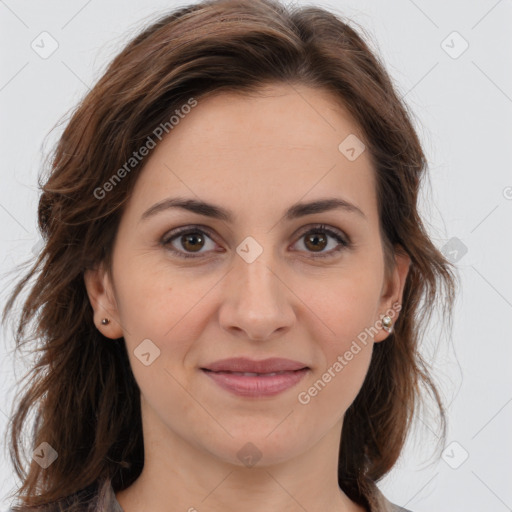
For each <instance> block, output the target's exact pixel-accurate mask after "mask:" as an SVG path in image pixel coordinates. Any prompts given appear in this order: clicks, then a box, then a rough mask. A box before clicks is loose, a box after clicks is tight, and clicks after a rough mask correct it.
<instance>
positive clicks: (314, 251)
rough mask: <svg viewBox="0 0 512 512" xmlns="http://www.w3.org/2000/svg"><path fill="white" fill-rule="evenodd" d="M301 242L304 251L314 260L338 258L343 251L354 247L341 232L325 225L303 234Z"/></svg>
mask: <svg viewBox="0 0 512 512" xmlns="http://www.w3.org/2000/svg"><path fill="white" fill-rule="evenodd" d="M300 242H302V244H303V246H304V247H305V249H304V250H305V251H306V252H307V253H309V255H310V256H311V257H313V258H328V257H330V256H336V254H337V253H339V252H340V251H341V250H343V249H346V248H349V247H351V246H352V244H351V242H350V239H349V238H348V237H347V236H346V235H344V234H343V233H342V232H341V231H338V230H335V229H331V228H328V227H326V226H324V225H320V226H315V227H314V228H313V229H310V230H309V231H306V232H305V233H303V234H302V235H301V237H300ZM326 249H327V250H326Z"/></svg>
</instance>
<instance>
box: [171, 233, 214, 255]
mask: <svg viewBox="0 0 512 512" xmlns="http://www.w3.org/2000/svg"><path fill="white" fill-rule="evenodd" d="M161 244H162V245H163V246H164V247H166V248H167V249H169V250H170V251H171V252H172V253H173V254H175V255H176V256H178V257H180V258H199V257H201V256H202V255H204V254H205V253H207V252H210V251H211V250H215V246H216V244H215V242H214V241H213V240H212V238H211V237H210V236H209V235H208V234H207V233H206V232H205V231H203V230H202V229H198V228H190V227H189V228H187V229H176V230H173V231H171V232H170V233H168V234H166V235H165V236H164V237H163V239H162V241H161ZM203 249H205V250H203Z"/></svg>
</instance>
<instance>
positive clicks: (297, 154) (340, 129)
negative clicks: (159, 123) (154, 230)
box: [132, 85, 375, 210]
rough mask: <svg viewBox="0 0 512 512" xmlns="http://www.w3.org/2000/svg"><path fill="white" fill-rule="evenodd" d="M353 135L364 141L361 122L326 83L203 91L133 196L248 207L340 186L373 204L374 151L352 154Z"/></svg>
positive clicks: (360, 201)
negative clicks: (347, 149) (188, 198)
mask: <svg viewBox="0 0 512 512" xmlns="http://www.w3.org/2000/svg"><path fill="white" fill-rule="evenodd" d="M347 137H349V139H347ZM354 137H357V138H356V139H354ZM346 140H349V141H353V140H355V141H358V140H359V141H361V142H362V141H363V135H362V133H361V131H360V128H359V126H358V125H357V124H356V123H355V122H354V120H353V119H352V117H351V116H350V114H349V113H348V111H347V110H346V109H345V108H344V107H343V106H342V105H341V104H340V102H339V101H338V100H337V98H336V97H335V96H333V95H332V93H330V92H328V91H324V90H321V89H311V88H308V87H305V86H298V85H293V86H290V85H274V86H269V87H266V88H264V89H261V90H260V91H258V92H257V93H251V94H250V95H249V94H240V93H220V94H219V93H218V94H215V95H212V96H209V97H205V98H198V100H197V106H195V107H194V108H193V109H191V110H190V112H189V113H188V114H186V115H183V116H182V117H181V118H180V120H179V123H177V124H175V125H174V127H173V128H172V131H170V132H169V134H168V135H166V136H165V137H164V138H163V140H162V142H160V143H159V144H158V145H157V147H156V148H155V149H154V150H153V153H152V154H151V155H150V157H149V159H148V161H147V162H146V165H145V167H144V169H143V171H142V173H141V176H140V177H139V178H138V183H137V184H136V189H135V190H134V197H133V198H132V199H133V200H134V202H135V203H140V205H139V206H140V208H143V207H144V206H146V207H147V206H148V201H151V202H155V201H157V200H161V199H164V198H165V197H167V196H169V195H172V194H173V193H176V194H178V193H179V194H180V195H186V196H192V197H193V196H198V197H200V198H201V199H203V200H206V201H207V200H209V199H211V200H212V202H216V203H219V202H220V203H229V204H231V203H233V202H234V203H238V205H239V206H240V207H243V208H249V207H252V208H257V206H258V204H260V203H261V204H263V205H265V206H266V207H268V205H269V204H271V203H277V204H278V205H281V206H283V208H284V206H285V205H286V204H291V203H294V202H297V201H298V200H300V199H301V198H302V197H304V199H310V200H312V199H315V198H317V197H322V196H326V195H329V196H332V195H333V192H339V193H340V194H342V195H343V196H344V197H346V198H350V200H351V201H352V202H354V203H356V204H360V205H363V204H366V209H367V210H368V208H370V209H371V208H373V207H374V206H375V204H374V203H375V190H374V176H373V168H372V164H371V161H370V155H369V154H368V151H367V150H364V151H363V152H362V153H361V154H360V156H358V157H357V158H356V159H355V160H354V159H349V158H347V156H346V153H344V152H343V148H344V145H343V144H344V141H346ZM340 144H341V145H342V150H340ZM361 147H362V146H361ZM361 147H358V148H356V149H357V150H358V151H359V150H360V149H361ZM305 196H306V197H305ZM283 203H285V204H283Z"/></svg>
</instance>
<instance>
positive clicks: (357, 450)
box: [3, 0, 456, 510]
mask: <svg viewBox="0 0 512 512" xmlns="http://www.w3.org/2000/svg"><path fill="white" fill-rule="evenodd" d="M361 30H362V29H361ZM272 84H289V85H292V86H294V85H305V86H308V87H311V88H315V89H321V90H325V91H328V92H330V93H331V94H332V97H333V98H335V99H337V100H339V101H340V102H341V104H343V105H344V106H345V108H346V109H347V110H348V111H349V112H350V114H351V115H352V116H353V118H354V120H355V121H356V122H357V124H358V126H359V127H360V129H361V131H362V135H363V136H364V143H365V145H366V147H367V150H368V152H369V154H370V156H371V159H372V163H373V166H374V170H375V177H376V187H377V201H378V208H379V214H380V222H381V225H380V229H381V236H382V240H383V244H384V254H385V260H386V269H387V270H389V269H391V268H392V265H393V262H394V259H393V255H394V251H403V252H405V253H406V254H407V255H408V256H409V257H410V259H411V266H410V270H409V274H408V276H407V280H406V283H405V288H404V293H403V303H402V309H401V313H400V316H399V317H398V319H397V321H396V323H395V325H394V330H393V332H392V333H391V334H390V336H389V337H388V338H387V340H386V341H385V342H384V343H378V344H375V346H374V350H373V354H372V359H371V362H370V366H369V370H368V373H367V376H366V379H365V381H364V383H363V385H362V388H361V390H360V392H359V394H358V395H357V397H356V399H355V400H354V402H353V403H352V405H351V406H350V407H349V409H348V410H347V411H346V414H345V417H344V423H343V432H342V436H341V444H340V452H339V467H338V481H339V485H340V487H341V488H342V489H343V490H344V492H345V493H346V494H347V495H348V496H349V497H350V498H351V499H353V500H354V501H356V502H358V503H361V504H362V503H365V499H366V498H365V496H366V495H367V493H368V492H369V489H371V486H372V485H374V484H375V482H377V481H378V480H379V479H380V478H382V477H383V476H384V475H385V474H386V473H387V472H388V471H389V470H390V469H391V468H392V467H393V465H394V464H395V462H396V461H397V459H398V457H399V455H400V452H401V450H402V448H403V446H404V443H405V441H406V438H407V434H408V432H409V430H410V427H411V424H412V423H411V422H412V420H413V417H414V413H415V411H417V406H418V404H419V403H420V402H421V399H422V397H424V396H427V394H428V395H429V396H430V397H433V399H434V401H435V403H436V408H438V410H439V412H440V415H439V418H440V424H441V430H442V436H444V435H445V430H446V425H445V423H446V420H445V414H444V409H443V404H442V400H441V398H440V394H439V392H438V391H437V389H436V386H435V384H434V382H433V379H432V377H431V375H430V373H429V365H428V363H427V362H426V361H425V360H424V359H423V358H422V356H421V354H420V350H419V348H420V347H419V345H420V341H421V336H420V333H421V332H422V331H421V328H422V327H424V326H425V325H426V323H427V322H429V320H430V319H431V316H432V312H433V311H434V308H435V307H437V306H439V305H440V304H441V305H442V306H443V308H444V309H443V312H444V313H445V314H446V312H448V313H451V310H452V306H453V301H454V297H455V284H456V276H455V274H454V273H453V269H452V266H451V263H450V262H449V261H447V259H445V257H444V256H443V254H442V253H441V252H440V251H439V250H438V249H437V248H436V247H435V246H434V244H433V243H432V241H431V240H430V238H429V236H428V234H427V231H426V229H425V227H424V224H423V223H422V220H421V218H420V215H419V213H418V207H417V202H418V194H419V191H420V186H421V184H422V181H423V178H424V176H425V174H426V170H427V162H426V158H425V155H424V153H423V150H422V147H421V144H420V142H419V139H418V136H417V134H416V132H415V129H414V127H413V124H412V121H411V114H410V113H409V111H408V109H407V106H406V105H405V103H404V102H403V100H402V98H400V96H399V95H398V93H397V91H396V90H395V87H394V86H393V83H392V81H391V79H390V77H389V75H388V74H387V72H386V71H385V69H384V65H383V64H382V63H381V61H380V60H379V57H378V56H377V55H375V54H374V53H373V52H372V51H371V50H370V49H369V45H368V44H367V43H366V42H364V40H363V38H362V36H360V35H358V33H357V32H356V30H355V29H353V28H351V27H350V26H349V25H348V24H347V23H345V22H344V21H343V20H342V18H341V17H340V16H337V15H335V14H333V13H331V12H328V11H326V10H324V9H321V8H318V7H313V6H306V7H300V8H299V7H297V6H291V5H288V6H285V5H283V4H281V3H279V2H277V1H274V0H246V1H244V0H214V1H203V2H201V3H197V4H194V5H189V6H186V7H182V8H179V9H176V10H174V11H173V12H171V13H167V14H166V15H165V16H163V17H160V18H159V19H157V21H153V22H152V23H151V24H150V25H149V26H147V27H145V28H144V30H143V31H142V32H141V33H139V34H138V35H137V36H136V37H134V38H133V39H132V40H131V41H130V42H129V43H128V44H127V45H126V46H125V48H124V49H123V50H122V51H121V52H120V53H119V54H118V55H117V56H116V57H115V58H114V59H113V60H112V62H111V63H110V64H109V66H108V68H107V69H106V72H105V73H104V74H103V76H102V77H101V78H100V79H99V80H98V82H97V84H96V85H95V86H94V87H93V88H92V89H91V90H90V91H89V92H88V93H87V95H86V96H85V97H84V98H83V100H82V101H81V102H80V104H79V105H78V106H77V107H76V109H75V110H74V112H72V113H71V114H70V119H69V121H68V122H67V124H66V127H65V129H64V130H63V132H62V135H61V137H60V138H59V140H58V142H57V143H56V145H55V147H54V148H53V151H52V155H51V159H50V160H49V172H48V175H47V176H46V177H45V181H44V183H42V182H41V179H42V177H41V176H40V178H39V187H40V189H41V195H40V199H39V206H38V224H39V229H40V232H41V236H42V238H43V242H44V245H43V248H42V250H41V252H40V254H39V255H38V257H37V260H36V261H35V263H33V264H31V268H30V269H29V271H28V272H27V273H26V274H24V276H23V277H22V278H21V279H20V280H19V281H18V282H17V283H16V286H15V287H14V290H13V291H12V294H11V295H10V296H9V299H8V301H7V304H6V306H5V309H4V319H3V321H5V318H6V317H7V316H9V315H11V314H12V313H13V311H14V304H15V301H16V300H17V298H18V296H19V295H20V294H21V292H22V291H23V290H24V289H25V288H26V287H28V285H29V283H30V289H29V293H28V294H27V297H26V298H25V300H24V302H23V305H22V308H21V309H20V311H19V313H18V315H17V316H16V328H15V332H14V337H15V342H16V350H21V348H22V346H25V345H28V346H29V347H30V346H32V350H31V353H33V354H37V355H38V357H37V360H36V361H35V364H34V365H33V366H32V367H30V369H29V371H27V373H26V375H25V377H24V379H28V382H27V384H26V386H25V387H24V388H23V394H22V395H21V398H19V399H18V400H19V401H18V403H17V407H16V409H15V411H14V414H13V415H12V417H11V419H10V423H9V432H8V435H9V436H10V437H9V443H10V445H9V446H10V456H11V460H12V463H13V465H14V468H15V470H16V473H17V475H18V477H19V478H20V479H21V480H22V485H21V487H20V488H19V490H18V491H17V497H18V499H19V500H20V502H21V503H22V508H19V509H17V510H29V509H35V508H37V507H38V506H44V505H48V504H51V503H53V502H56V501H58V500H62V499H63V497H66V496H71V495H76V493H78V492H79V491H80V490H83V489H86V488H90V486H92V485H94V483H95V482H99V481H102V480H103V479H108V480H110V481H111V483H112V487H113V488H114V489H115V491H116V492H117V491H119V490H122V489H125V488H126V487H128V486H129V485H130V484H131V483H132V482H134V481H135V480H136V479H137V477H138V476H139V475H140V472H141V470H142V467H143V461H144V446H143V437H142V423H141V412H140V390H139V388H138V386H137V383H136V381H135V379H134V376H133V373H132V371H131V368H130V363H129V359H128V356H127V352H126V346H125V343H124V338H120V339H119V340H110V339H107V338H106V337H104V336H103V335H102V334H101V332H99V330H98V329H97V328H96V327H95V324H94V322H93V309H92V307H91V304H90V302H89V299H88V295H87V292H86V288H85V284H84V271H85V270H86V269H91V268H96V267H97V265H98V264H100V263H103V264H105V266H106V268H107V270H108V271H109V272H111V264H112V260H111V256H112V249H113V244H114V239H115V235H116V232H117V229H118V225H119V221H120V218H121V216H122V214H123V210H124V207H125V205H126V203H127V201H128V199H129V198H130V193H131V191H132V190H133V187H134V184H135V183H136V180H137V176H138V175H139V173H140V172H141V170H142V169H143V168H144V161H141V162H140V163H137V165H134V166H133V169H130V172H126V173H125V174H126V175H125V176H123V179H119V180H118V181H117V182H116V183H115V186H111V187H109V188H110V190H109V193H108V200H102V199H99V198H98V197H97V196H98V192H97V191H98V187H102V186H103V184H106V183H107V182H109V180H112V177H113V174H115V172H116V170H118V169H121V168H123V165H126V162H127V161H129V159H130V158H131V157H132V155H133V152H134V151H136V150H138V149H139V148H140V147H141V146H142V145H143V144H144V143H145V141H147V140H148V137H155V128H156V127H157V126H164V125H165V123H166V122H168V120H169V118H170V116H171V115H172V114H173V113H174V112H176V109H180V108H181V107H182V106H183V105H186V104H187V103H190V99H191V98H194V99H195V100H196V101H198V102H200V101H201V98H205V97H207V96H208V95H211V94H220V93H223V92H231V93H240V94H251V93H253V92H258V91H259V90H261V88H262V87H264V86H267V85H272ZM165 126H168V124H167V125H165ZM166 131H168V130H166ZM171 136H172V135H171ZM124 168H125V170H126V166H125V167H124ZM110 183H112V182H111V181H110ZM104 189H105V190H106V189H107V187H106V186H105V188H104ZM95 191H96V192H95ZM32 280H33V282H31V281H32ZM425 390H426V391H427V393H426V394H425V395H424V392H425ZM36 404H37V405H38V408H37V410H36V417H35V421H34V424H33V430H32V436H31V438H30V445H31V446H32V447H33V448H34V449H35V448H36V447H38V446H39V445H40V444H41V443H43V442H47V443H49V444H50V445H51V446H52V447H54V448H55V449H56V451H57V452H58V457H57V459H56V460H55V461H54V462H53V463H52V464H51V465H50V466H48V467H47V468H46V469H43V468H42V467H41V466H40V465H39V464H38V463H37V462H35V461H30V466H29V468H28V471H25V470H24V468H23V461H22V459H21V453H22V448H23V447H22V439H21V432H22V429H23V427H24V425H25V424H26V422H27V421H28V414H29V412H30V410H31V409H32V408H33V407H34V406H36Z"/></svg>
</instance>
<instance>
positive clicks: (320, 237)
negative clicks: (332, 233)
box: [306, 233, 326, 251]
mask: <svg viewBox="0 0 512 512" xmlns="http://www.w3.org/2000/svg"><path fill="white" fill-rule="evenodd" d="M311 240H313V244H312V247H313V250H315V251H318V250H321V249H323V248H324V247H325V243H326V237H325V236H324V235H321V234H318V233H314V234H311V235H310V236H309V237H308V238H307V242H306V245H307V243H308V242H310V241H311ZM319 240H320V243H319Z"/></svg>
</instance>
